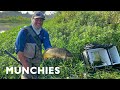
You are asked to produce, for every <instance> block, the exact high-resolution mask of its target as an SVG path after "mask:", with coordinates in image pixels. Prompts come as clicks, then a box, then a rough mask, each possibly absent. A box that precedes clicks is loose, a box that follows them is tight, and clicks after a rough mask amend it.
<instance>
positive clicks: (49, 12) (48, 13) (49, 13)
mask: <svg viewBox="0 0 120 90" xmlns="http://www.w3.org/2000/svg"><path fill="white" fill-rule="evenodd" d="M0 12H2V11H0ZM21 12H22V13H23V14H25V13H27V12H28V13H29V14H33V11H21ZM53 13H55V11H46V12H45V14H46V15H51V14H53Z"/></svg>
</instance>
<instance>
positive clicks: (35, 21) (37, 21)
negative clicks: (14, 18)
mask: <svg viewBox="0 0 120 90" xmlns="http://www.w3.org/2000/svg"><path fill="white" fill-rule="evenodd" d="M43 21H44V20H43V19H41V18H33V19H32V23H33V25H34V26H35V28H36V29H39V28H41V27H42V25H43Z"/></svg>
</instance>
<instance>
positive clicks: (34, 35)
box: [25, 26, 42, 51]
mask: <svg viewBox="0 0 120 90" xmlns="http://www.w3.org/2000/svg"><path fill="white" fill-rule="evenodd" d="M25 29H27V30H28V33H30V35H31V36H32V37H33V39H34V40H35V42H36V44H37V46H38V47H39V49H40V51H42V46H41V41H40V38H39V36H38V35H37V34H36V33H35V32H34V31H33V29H32V28H30V27H29V26H28V27H25Z"/></svg>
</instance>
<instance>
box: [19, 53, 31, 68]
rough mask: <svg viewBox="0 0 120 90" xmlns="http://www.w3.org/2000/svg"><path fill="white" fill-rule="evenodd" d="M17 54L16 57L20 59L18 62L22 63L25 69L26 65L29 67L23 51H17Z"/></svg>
mask: <svg viewBox="0 0 120 90" xmlns="http://www.w3.org/2000/svg"><path fill="white" fill-rule="evenodd" d="M17 56H18V59H19V60H20V62H21V63H22V65H23V67H25V69H27V67H29V65H28V63H27V58H26V57H25V56H24V53H23V52H21V51H19V52H18V54H17Z"/></svg>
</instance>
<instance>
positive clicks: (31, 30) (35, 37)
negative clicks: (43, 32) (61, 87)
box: [24, 26, 42, 78]
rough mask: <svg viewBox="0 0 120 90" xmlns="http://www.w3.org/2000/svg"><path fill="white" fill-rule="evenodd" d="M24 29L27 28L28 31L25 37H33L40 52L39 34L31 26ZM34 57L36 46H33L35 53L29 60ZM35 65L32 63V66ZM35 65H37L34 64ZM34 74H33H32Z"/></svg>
mask: <svg viewBox="0 0 120 90" xmlns="http://www.w3.org/2000/svg"><path fill="white" fill-rule="evenodd" d="M24 29H26V30H28V33H27V37H28V36H29V35H31V36H32V37H33V39H34V41H35V43H36V44H37V46H38V48H39V50H40V53H41V52H42V45H41V44H42V43H41V41H40V39H39V36H38V35H37V34H36V33H35V32H34V31H33V29H32V28H31V27H29V26H28V27H25V28H24ZM41 57H42V54H41ZM34 58H36V46H35V55H34V57H33V58H31V59H30V60H32V59H34ZM34 66H35V65H34V64H32V67H34ZM35 67H37V66H35ZM33 76H34V75H33ZM37 78H38V74H37Z"/></svg>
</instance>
